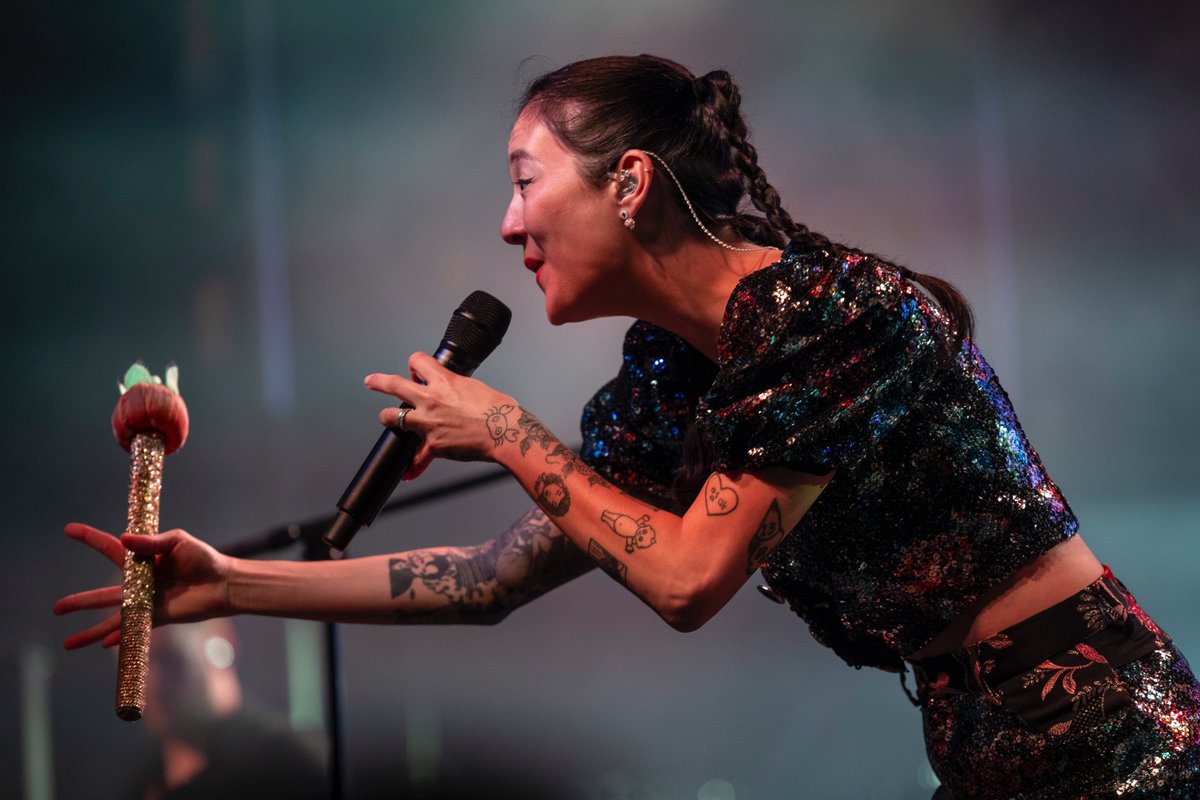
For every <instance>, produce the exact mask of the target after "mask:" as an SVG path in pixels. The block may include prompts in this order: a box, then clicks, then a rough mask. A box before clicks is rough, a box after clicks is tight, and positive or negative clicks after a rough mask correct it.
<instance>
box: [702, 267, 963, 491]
mask: <svg viewBox="0 0 1200 800" xmlns="http://www.w3.org/2000/svg"><path fill="white" fill-rule="evenodd" d="M822 255H823V256H825V257H824V258H816V259H810V258H803V257H797V256H795V255H789V254H785V257H784V259H783V260H782V261H780V262H779V263H777V264H775V265H772V266H771V267H767V268H764V269H762V270H758V271H757V272H754V273H751V274H750V275H748V276H746V277H745V278H743V279H742V281H741V282H740V283H739V284H738V287H737V288H736V289H735V291H734V293H733V295H732V296H731V297H730V300H729V305H728V307H727V309H726V317H725V322H724V324H723V325H722V328H721V337H720V340H719V350H718V355H719V359H718V361H719V369H720V371H719V373H718V374H717V376H716V379H715V381H714V383H713V385H712V388H711V389H710V390H709V392H708V393H707V394H706V396H705V397H704V398H703V399H702V401H701V403H700V406H699V409H698V421H699V424H700V425H701V426H702V431H703V433H704V435H705V436H706V438H707V439H708V442H709V445H710V447H711V448H712V450H713V452H714V454H715V463H714V468H715V469H721V470H733V471H736V470H753V469H759V468H763V467H767V466H772V465H783V466H790V467H792V468H795V469H800V470H804V471H808V472H815V473H818V474H823V473H826V472H828V471H829V470H831V469H838V470H846V469H853V468H854V467H856V466H858V465H859V464H860V463H861V462H862V461H863V460H864V459H866V458H868V457H869V456H870V455H871V454H872V453H873V452H874V451H875V450H876V448H878V446H879V445H880V443H881V442H882V441H883V440H884V439H885V438H886V437H887V436H888V435H889V433H890V432H891V431H892V430H893V429H894V428H895V427H896V426H897V425H898V424H899V423H900V421H901V420H902V419H903V418H904V416H905V414H906V412H907V411H908V409H909V408H910V407H911V406H912V405H913V404H914V403H916V402H917V401H918V400H919V399H920V397H921V395H922V393H923V392H924V391H925V389H926V387H928V386H929V385H931V383H932V381H931V378H932V376H933V374H934V371H935V370H936V369H937V368H938V365H939V363H940V362H941V358H940V356H941V355H942V354H943V353H945V349H944V346H943V344H942V342H943V341H944V332H943V328H944V325H945V322H944V319H943V318H942V317H941V316H940V312H939V311H937V310H936V308H934V307H931V306H930V304H929V303H927V302H926V300H925V297H924V295H923V294H921V293H920V291H919V290H917V289H916V288H915V287H913V286H911V285H910V284H908V283H906V282H905V281H903V280H902V279H901V278H900V276H899V274H898V269H897V268H896V267H895V266H892V265H889V264H884V263H882V262H878V261H875V260H873V259H869V258H866V257H862V256H858V255H849V254H847V255H841V256H828V254H822Z"/></svg>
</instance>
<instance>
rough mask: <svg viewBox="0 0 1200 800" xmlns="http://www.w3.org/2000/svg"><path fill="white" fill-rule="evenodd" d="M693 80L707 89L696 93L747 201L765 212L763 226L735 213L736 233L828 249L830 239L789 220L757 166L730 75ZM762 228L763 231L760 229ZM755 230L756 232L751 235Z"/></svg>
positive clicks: (713, 74) (780, 243)
mask: <svg viewBox="0 0 1200 800" xmlns="http://www.w3.org/2000/svg"><path fill="white" fill-rule="evenodd" d="M696 83H697V86H698V87H704V88H705V89H707V92H705V91H702V90H701V91H698V92H697V94H698V95H699V98H698V99H700V100H701V101H702V107H703V108H708V109H711V113H712V116H713V118H714V120H715V121H716V122H717V125H716V126H715V127H716V129H717V134H718V136H719V138H720V140H721V143H722V145H723V146H724V147H725V149H726V150H727V151H728V154H729V159H730V161H731V162H732V166H733V167H734V168H735V169H736V170H737V171H738V173H739V175H740V176H741V180H742V182H743V185H744V186H745V189H746V191H747V193H748V194H749V196H750V202H752V203H753V204H754V207H755V208H757V209H758V210H759V211H761V212H762V213H763V214H764V215H766V225H762V224H761V222H762V221H761V220H758V219H756V218H754V217H750V216H749V215H745V214H738V215H736V217H735V220H734V227H735V228H737V229H738V231H739V233H749V234H751V236H750V237H748V238H752V239H753V240H758V239H759V238H766V239H767V240H768V241H769V243H770V244H773V245H776V246H778V247H782V246H783V245H786V244H787V243H788V242H798V243H801V244H804V245H806V246H807V247H808V248H809V249H811V250H820V249H829V248H830V247H831V246H832V244H833V243H832V242H831V241H830V240H829V239H827V238H826V237H824V236H822V235H821V234H819V233H816V232H814V231H811V230H809V229H808V228H807V227H806V226H804V225H801V224H800V223H798V222H796V221H795V220H793V219H792V215H791V214H789V213H788V212H787V210H786V209H784V207H783V203H782V200H781V199H780V197H779V192H778V191H776V189H775V187H774V186H772V185H771V183H770V182H769V181H768V180H767V173H766V172H765V171H764V170H763V168H762V167H761V166H759V164H758V150H757V149H756V148H755V147H754V145H752V144H750V141H749V136H750V131H749V129H748V128H747V127H746V122H745V119H744V118H743V117H742V114H741V105H742V94H741V92H740V91H739V90H738V88H737V84H735V83H734V82H733V78H732V77H731V76H730V74H729V73H728V72H726V71H725V70H713V71H712V72H709V73H708V74H706V75H704V76H702V77H700V78H697V79H696ZM762 228H766V230H765V231H763V230H761V229H762ZM756 229H757V230H756ZM754 233H758V234H759V235H758V236H753V234H754ZM764 234H765V237H764Z"/></svg>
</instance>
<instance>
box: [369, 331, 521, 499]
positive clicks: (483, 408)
mask: <svg viewBox="0 0 1200 800" xmlns="http://www.w3.org/2000/svg"><path fill="white" fill-rule="evenodd" d="M408 369H409V372H410V373H411V375H412V379H411V380H409V379H408V378H404V377H401V376H400V375H387V374H383V373H374V374H371V375H368V376H367V377H366V380H365V381H364V383H365V384H366V386H367V388H368V389H371V390H372V391H376V392H380V393H382V394H390V395H392V396H393V397H396V398H398V399H399V400H400V401H401V402H404V403H407V404H408V405H409V406H411V407H412V408H411V409H410V410H408V411H407V412H405V413H404V418H403V419H404V424H403V429H404V430H406V431H412V432H413V433H415V434H417V435H418V436H420V437H421V439H422V442H421V446H420V448H419V449H418V450H417V453H416V455H415V456H414V457H413V462H412V466H411V467H409V469H408V472H406V473H405V478H406V479H408V480H411V479H412V478H415V477H416V476H417V475H420V474H421V473H422V472H424V471H425V468H426V467H428V466H429V464H430V462H432V461H433V459H435V458H448V459H452V460H454V461H494V460H495V449H496V448H497V447H498V446H499V445H500V444H502V443H503V442H505V441H508V442H512V441H516V439H517V436H518V434H519V432H518V428H517V418H518V415H519V414H520V413H521V410H520V408H518V406H517V402H516V400H514V399H513V398H511V397H509V396H508V395H506V394H503V393H502V392H498V391H496V390H495V389H493V388H491V387H490V386H488V385H487V384H485V383H483V382H482V381H478V380H476V379H474V378H467V377H464V376H462V375H458V374H455V373H453V372H451V371H450V370H448V369H446V368H445V367H443V366H442V365H441V364H439V363H438V362H437V361H435V360H434V359H433V357H432V356H430V355H428V354H426V353H413V354H412V356H411V357H410V358H409V359H408ZM399 411H400V410H399V409H397V408H396V407H395V406H392V407H390V408H385V409H383V410H382V411H380V412H379V421H380V422H381V423H383V424H384V425H386V426H388V427H395V426H396V425H397V419H398V417H399Z"/></svg>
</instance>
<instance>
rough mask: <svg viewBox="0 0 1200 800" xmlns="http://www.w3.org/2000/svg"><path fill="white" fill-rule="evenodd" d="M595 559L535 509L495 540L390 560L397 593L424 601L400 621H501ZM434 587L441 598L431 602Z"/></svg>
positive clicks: (393, 590)
mask: <svg viewBox="0 0 1200 800" xmlns="http://www.w3.org/2000/svg"><path fill="white" fill-rule="evenodd" d="M592 566H593V564H592V562H591V560H590V559H588V558H587V557H585V556H584V555H583V553H582V552H581V551H580V550H578V549H577V548H576V547H574V546H573V545H572V544H571V543H570V542H569V541H568V540H567V538H566V537H565V536H564V535H563V534H562V532H561V531H560V530H558V529H557V528H556V527H554V525H553V524H552V523H551V522H550V520H549V519H547V517H546V515H545V514H544V513H543V512H542V511H541V510H540V509H535V510H534V511H531V512H530V513H528V514H526V515H525V516H524V517H522V518H521V519H520V520H519V521H518V522H517V524H515V525H513V526H512V527H511V528H509V529H508V530H507V531H505V532H504V533H502V534H500V535H499V536H498V537H496V538H495V539H493V540H492V541H490V542H486V543H484V544H481V545H478V546H476V547H470V548H461V549H459V548H453V549H444V550H442V549H439V550H415V551H413V552H410V553H403V554H401V555H398V556H396V557H394V558H392V559H390V560H389V562H388V580H389V582H390V585H391V596H392V598H393V599H400V600H402V601H407V602H410V603H411V602H415V603H418V604H420V605H419V607H407V608H402V609H400V610H398V611H397V612H396V621H397V622H408V623H420V622H442V623H445V622H467V623H485V624H486V623H494V622H499V621H500V620H501V619H503V618H504V617H505V616H507V615H508V613H509V612H510V611H512V610H513V609H514V608H517V607H518V606H520V605H523V604H524V603H526V602H528V601H530V600H532V599H534V598H535V597H539V596H541V595H542V594H545V593H546V592H548V591H550V590H551V589H553V588H554V587H556V586H559V585H561V584H563V583H566V582H567V581H569V580H571V579H573V578H575V577H577V576H579V575H582V574H583V573H585V572H587V571H588V570H590V569H591V568H592ZM422 593H431V594H433V595H436V596H437V598H439V599H440V603H439V602H436V601H435V602H434V603H433V604H430V603H429V599H430V598H428V596H426V597H425V598H422V597H420V595H421V594H422Z"/></svg>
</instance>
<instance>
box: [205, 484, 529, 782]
mask: <svg viewBox="0 0 1200 800" xmlns="http://www.w3.org/2000/svg"><path fill="white" fill-rule="evenodd" d="M507 477H508V472H507V471H506V470H503V469H498V470H489V471H488V472H484V473H481V474H479V475H475V476H472V477H469V478H464V479H462V480H458V481H451V482H448V483H443V484H439V485H437V486H432V487H430V488H428V489H425V490H423V491H419V492H410V493H407V494H405V495H404V496H403V497H398V498H396V499H394V500H391V501H390V502H388V503H387V504H386V505H384V506H383V508H381V509H380V510H379V515H380V516H383V515H384V514H391V513H395V512H397V511H402V510H404V509H407V508H412V507H413V506H417V505H421V504H422V503H429V502H432V501H433V500H438V499H440V498H442V497H448V496H450V495H455V494H460V493H462V492H466V491H468V490H470V489H474V488H476V487H479V486H484V485H486V484H489V483H495V482H496V481H499V480H500V479H502V478H507ZM336 518H337V515H336V514H328V515H325V516H322V517H314V518H311V519H308V520H306V521H303V522H290V523H286V524H283V525H277V526H275V527H273V528H268V529H267V530H265V531H263V532H262V533H259V534H256V535H254V536H250V537H248V538H246V539H243V540H242V541H240V542H234V543H232V544H229V545H226V546H224V547H222V548H220V550H221V552H222V553H224V554H225V555H229V556H234V557H236V558H250V557H253V556H257V555H261V554H263V553H270V552H273V551H275V550H281V549H283V548H285V547H290V546H292V545H294V544H297V543H300V544H302V545H303V547H304V549H303V558H304V560H305V561H328V560H330V559H331V558H332V556H331V555H330V549H329V546H328V545H327V544H325V542H324V541H323V539H322V538H321V537H322V536H324V534H325V531H327V530H329V526H330V525H332V524H333V521H334V520H335V519H336ZM324 628H325V702H326V707H327V709H328V712H329V781H330V795H329V796H330V797H331V798H332V800H342V798H343V797H345V788H346V784H345V780H346V775H345V772H346V771H345V741H344V735H345V732H344V726H343V718H342V708H343V705H344V702H343V697H342V676H341V660H340V658H339V648H338V628H337V623H334V622H326V623H324Z"/></svg>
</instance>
